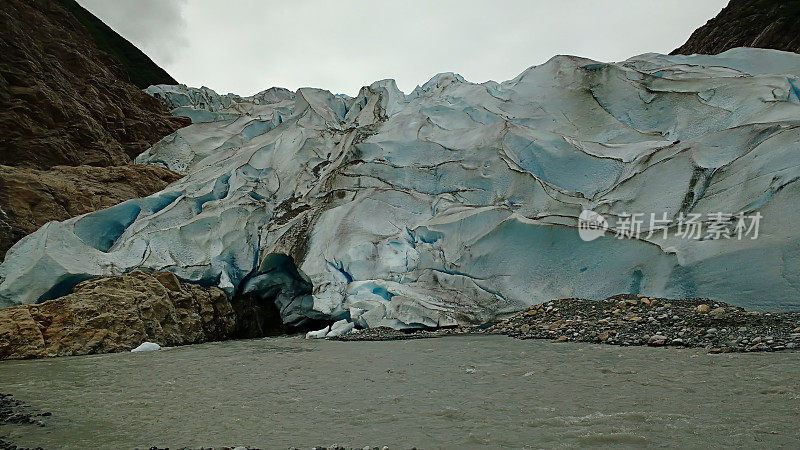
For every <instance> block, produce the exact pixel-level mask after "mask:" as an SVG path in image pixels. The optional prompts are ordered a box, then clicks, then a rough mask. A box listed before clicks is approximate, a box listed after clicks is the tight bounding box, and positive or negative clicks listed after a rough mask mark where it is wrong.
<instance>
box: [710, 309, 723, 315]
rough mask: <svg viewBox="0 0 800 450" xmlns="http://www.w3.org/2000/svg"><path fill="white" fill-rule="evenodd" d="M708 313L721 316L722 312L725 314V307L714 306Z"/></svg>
mask: <svg viewBox="0 0 800 450" xmlns="http://www.w3.org/2000/svg"><path fill="white" fill-rule="evenodd" d="M708 313H709V314H711V315H712V316H721V315H722V314H725V308H714V309H712V310H711V311H709V312H708Z"/></svg>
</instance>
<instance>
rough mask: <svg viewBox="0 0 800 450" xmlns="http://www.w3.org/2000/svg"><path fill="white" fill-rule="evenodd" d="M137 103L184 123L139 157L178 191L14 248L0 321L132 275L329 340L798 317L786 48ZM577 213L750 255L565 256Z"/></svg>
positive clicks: (179, 95) (654, 247) (797, 117)
mask: <svg viewBox="0 0 800 450" xmlns="http://www.w3.org/2000/svg"><path fill="white" fill-rule="evenodd" d="M147 92H148V93H149V94H151V95H153V96H154V97H156V98H158V99H159V100H161V101H162V103H164V105H166V106H167V107H168V108H169V109H170V110H171V111H172V112H173V113H174V114H177V115H183V116H186V117H189V118H191V119H192V121H193V124H192V125H191V126H189V127H186V128H183V129H181V130H178V131H176V132H175V133H173V134H172V135H170V136H167V137H166V138H164V139H163V140H161V141H160V142H158V143H157V144H155V145H153V146H152V147H151V148H150V149H149V150H148V151H146V152H145V153H143V154H141V155H140V156H139V157H138V158H137V160H136V162H137V163H140V164H153V165H159V166H163V167H167V168H169V169H172V170H175V171H177V172H180V173H183V174H185V175H186V176H185V177H184V178H183V179H181V180H179V181H177V182H175V183H173V184H171V185H170V186H168V187H167V188H166V189H164V190H163V191H161V192H159V193H156V194H154V195H152V196H150V197H146V198H141V199H134V200H130V201H127V202H124V203H121V204H119V205H117V206H114V207H111V208H109V209H106V210H102V211H98V212H94V213H89V214H86V215H83V216H79V217H75V218H72V219H69V220H67V221H64V222H50V223H48V224H46V225H45V226H43V227H42V228H41V229H39V230H38V231H37V232H35V233H33V234H31V235H29V236H27V237H26V238H24V239H23V240H21V241H20V242H18V243H17V244H16V245H15V246H14V247H13V248H12V249H11V250H10V251H9V253H8V255H7V256H6V260H5V261H4V262H3V264H2V265H0V306H3V307H5V306H11V305H15V304H24V303H34V302H39V301H44V300H47V299H50V298H55V297H58V296H60V295H63V294H65V293H67V292H69V291H70V290H71V288H72V287H73V286H74V285H75V284H76V283H78V282H80V281H82V280H85V279H88V278H91V277H96V276H101V275H113V274H122V273H125V272H129V271H131V270H134V269H145V270H159V271H160V270H168V271H171V272H174V273H175V274H176V276H178V277H179V278H180V279H182V280H185V281H189V282H195V283H200V284H204V285H214V286H218V287H220V288H221V289H223V290H224V291H225V292H226V293H227V294H229V295H230V296H237V295H245V294H246V295H251V296H256V297H258V298H260V299H261V300H262V301H274V302H275V304H276V305H277V307H278V309H279V311H280V313H281V317H282V319H283V321H284V322H285V323H287V324H294V325H299V324H303V323H306V322H308V321H319V320H322V321H328V323H334V322H336V323H337V324H339V325H337V327H339V326H345V325H347V329H350V328H351V327H352V326H355V327H359V328H368V327H376V326H390V327H394V328H408V327H436V326H447V325H455V324H470V323H484V322H488V321H493V320H497V319H498V318H502V317H505V316H508V315H510V314H512V313H514V312H516V311H518V310H520V309H522V308H525V307H527V306H529V305H531V304H534V303H539V302H542V301H547V300H550V299H553V298H560V297H584V298H593V299H600V298H605V297H608V296H611V295H614V294H618V293H622V292H631V293H641V294H644V295H652V296H658V297H708V298H711V299H716V300H721V301H726V302H729V303H732V304H736V305H740V306H744V307H749V308H756V309H762V310H786V309H799V308H800V231H798V228H797V226H796V224H797V223H798V222H797V219H798V218H800V217H798V216H800V214H798V211H797V208H796V206H797V205H800V202H798V199H800V188H798V183H797V182H796V181H797V180H798V179H799V178H800V98H799V96H800V55H797V54H794V53H787V52H780V51H774V50H762V49H748V48H738V49H733V50H729V51H727V52H725V53H722V54H720V55H716V56H708V55H692V56H681V55H679V56H666V55H660V54H654V53H652V54H644V55H640V56H636V57H633V58H630V59H628V60H626V61H622V62H617V63H602V62H597V61H593V60H589V59H585V58H580V57H574V56H557V57H554V58H552V59H551V60H549V61H547V62H546V63H544V64H542V65H539V66H534V67H531V68H529V69H527V70H525V71H524V72H523V73H521V74H520V75H519V76H517V77H516V78H514V79H512V80H509V81H506V82H502V83H497V82H493V81H489V82H485V83H471V82H468V81H467V80H465V79H464V78H463V77H461V76H460V75H457V74H453V73H443V74H439V75H436V76H435V77H433V78H432V79H431V80H430V81H428V82H427V83H425V84H424V85H422V86H418V87H417V88H416V89H414V90H413V91H412V92H411V93H409V94H405V93H403V92H401V91H400V90H399V89H398V88H397V85H396V84H395V82H394V81H393V80H381V81H377V82H374V83H372V84H370V85H369V86H365V87H363V88H362V89H361V90H360V92H359V93H358V95H357V96H356V97H349V96H346V95H334V94H332V93H330V92H328V91H325V90H321V89H313V88H301V89H299V90H297V91H296V92H291V91H288V90H285V89H280V88H272V89H268V90H266V91H263V92H261V93H258V94H256V95H254V96H251V97H241V96H237V95H232V94H228V95H219V94H217V93H215V92H214V91H212V90H211V89H208V88H199V89H198V88H189V87H186V86H184V85H177V86H166V85H159V86H151V87H150V88H148V89H147ZM588 210H590V211H594V212H596V213H597V214H600V215H602V217H604V218H605V219H606V220H607V221H608V224H609V227H611V228H612V229H620V228H621V227H623V225H624V221H625V218H626V214H630V213H640V214H643V215H644V216H645V217H650V216H651V215H655V216H657V217H667V218H669V219H671V220H672V221H673V222H674V221H675V220H676V218H678V217H681V216H683V215H687V214H698V215H701V216H702V217H703V220H704V221H705V222H704V224H705V225H706V226H708V225H709V224H708V223H707V222H708V219H707V217H708V216H709V215H711V214H714V213H716V212H724V213H730V214H737V213H745V214H748V215H753V214H756V213H758V214H760V215H761V216H762V217H763V219H762V220H761V222H760V229H759V230H758V237H757V239H751V238H746V239H733V238H730V239H712V238H707V237H706V236H701V237H700V238H698V239H687V238H685V237H682V236H680V235H678V233H677V231H678V230H676V229H675V228H674V224H673V225H670V228H669V230H668V233H667V236H664V235H663V234H662V233H661V232H658V233H652V235H651V236H648V234H651V233H642V235H640V236H638V237H635V238H619V237H617V236H615V235H614V234H613V233H611V232H607V233H605V234H604V235H603V236H601V237H599V238H597V239H594V240H583V239H581V237H580V234H579V232H578V229H579V219H578V218H579V216H580V215H581V213H582V212H583V211H588ZM649 226H650V224H649V223H645V224H644V226H643V230H644V231H649V230H650V228H651V227H649ZM342 321H344V322H342ZM348 324H352V325H348ZM337 329H341V328H337ZM330 330H331V328H327V329H325V330H321V331H325V333H328V332H329V331H330ZM325 333H323V334H325Z"/></svg>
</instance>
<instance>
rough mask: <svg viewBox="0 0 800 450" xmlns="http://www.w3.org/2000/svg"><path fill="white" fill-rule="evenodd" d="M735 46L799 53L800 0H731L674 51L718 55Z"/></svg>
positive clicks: (686, 53)
mask: <svg viewBox="0 0 800 450" xmlns="http://www.w3.org/2000/svg"><path fill="white" fill-rule="evenodd" d="M735 47H759V48H772V49H776V50H785V51H789V52H795V53H800V1H798V0H788V1H775V0H731V2H730V3H729V4H728V6H727V7H725V8H724V9H723V10H722V11H721V12H720V13H719V14H718V15H717V16H716V17H714V18H713V19H711V20H709V21H708V23H706V24H705V25H703V26H702V27H700V28H698V29H697V30H695V31H694V33H692V35H691V36H690V37H689V40H688V41H686V43H685V44H683V45H682V46H680V47H679V48H677V49H675V50H674V51H673V52H672V54H673V55H677V54H684V55H690V54H693V53H702V54H709V55H715V54H717V53H722V52H724V51H725V50H729V49H732V48H735Z"/></svg>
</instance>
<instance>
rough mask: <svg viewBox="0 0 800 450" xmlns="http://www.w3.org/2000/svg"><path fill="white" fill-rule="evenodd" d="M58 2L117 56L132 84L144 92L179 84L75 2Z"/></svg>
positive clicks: (105, 49) (107, 51)
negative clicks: (157, 85)
mask: <svg viewBox="0 0 800 450" xmlns="http://www.w3.org/2000/svg"><path fill="white" fill-rule="evenodd" d="M58 2H59V3H60V4H61V5H62V6H63V7H64V9H66V10H67V11H69V12H70V13H72V15H73V16H75V18H76V19H78V22H80V23H81V25H83V26H84V28H86V30H87V31H88V32H89V33H90V34H91V35H92V38H94V43H95V44H96V45H97V47H98V48H99V49H100V50H102V51H104V52H106V53H108V54H109V55H111V56H113V57H114V58H115V59H116V60H117V62H119V64H120V65H121V66H122V68H123V69H124V70H125V73H127V74H128V77H129V78H130V81H131V83H133V84H135V85H136V86H137V87H139V88H140V89H144V88H146V87H148V86H150V85H153V84H178V82H177V81H175V79H174V78H172V77H171V76H170V75H169V74H168V73H167V72H166V71H165V70H164V69H162V68H161V67H158V66H157V65H156V63H154V62H153V60H151V59H150V57H148V56H147V55H145V54H144V52H142V51H141V50H139V49H138V48H136V46H135V45H133V44H131V43H130V42H128V41H127V40H126V39H125V38H123V37H122V36H120V35H119V34H117V32H116V31H114V30H112V29H111V27H109V26H108V25H106V24H105V23H103V21H102V20H100V19H98V18H97V17H95V16H94V15H92V13H90V12H89V11H87V10H86V9H85V8H84V7H82V6H81V5H79V4H78V3H77V2H75V0H58Z"/></svg>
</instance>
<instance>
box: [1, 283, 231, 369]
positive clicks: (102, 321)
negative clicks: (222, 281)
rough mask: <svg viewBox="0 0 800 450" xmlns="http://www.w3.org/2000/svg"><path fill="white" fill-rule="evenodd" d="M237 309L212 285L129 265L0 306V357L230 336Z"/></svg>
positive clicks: (124, 348) (82, 352)
mask: <svg viewBox="0 0 800 450" xmlns="http://www.w3.org/2000/svg"><path fill="white" fill-rule="evenodd" d="M235 327H236V316H235V313H234V310H233V308H232V307H231V304H230V302H229V301H228V298H227V297H226V296H225V294H224V293H223V292H222V291H220V290H219V289H217V288H213V287H211V288H203V287H199V286H196V285H192V284H186V283H181V282H179V281H178V280H177V279H176V278H175V275H173V274H171V273H169V272H161V273H154V274H149V273H144V272H133V273H130V274H127V275H124V276H119V277H102V278H97V279H94V280H91V281H85V282H83V283H81V284H79V285H78V286H76V287H75V291H74V292H73V293H72V294H70V295H67V296H65V297H61V298H59V299H57V300H53V301H49V302H45V303H41V304H38V305H30V306H20V307H15V308H7V309H3V310H0V359H25V358H40V357H45V356H66V355H86V354H91V353H110V352H120V351H129V350H131V349H133V348H135V347H137V346H138V345H139V344H141V343H142V342H145V341H149V342H156V343H158V344H160V345H162V346H175V345H183V344H196V343H200V342H207V341H214V340H222V339H228V338H230V337H232V336H233V334H234V331H235Z"/></svg>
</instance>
